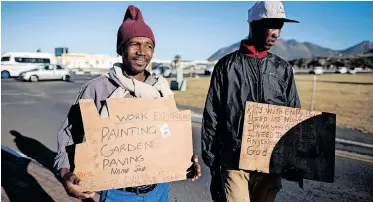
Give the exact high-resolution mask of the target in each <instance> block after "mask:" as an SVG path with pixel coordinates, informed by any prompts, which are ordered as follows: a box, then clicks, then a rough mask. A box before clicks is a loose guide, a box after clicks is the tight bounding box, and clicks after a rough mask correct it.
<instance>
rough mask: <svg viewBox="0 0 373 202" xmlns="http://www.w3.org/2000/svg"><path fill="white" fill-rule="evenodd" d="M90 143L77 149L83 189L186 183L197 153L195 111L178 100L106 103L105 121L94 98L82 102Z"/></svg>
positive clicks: (78, 169) (129, 100)
mask: <svg viewBox="0 0 373 202" xmlns="http://www.w3.org/2000/svg"><path fill="white" fill-rule="evenodd" d="M79 104H80V110H81V114H82V119H83V125H84V131H85V137H86V141H85V142H83V143H82V144H78V145H76V152H75V170H74V173H75V174H76V175H77V176H78V177H79V178H80V179H81V180H82V182H81V188H82V191H101V190H107V189H116V188H124V187H134V186H140V185H148V184H155V183H161V182H170V181H176V180H183V179H186V174H187V169H188V168H189V167H190V165H191V157H192V153H193V146H192V125H191V112H190V111H189V110H188V111H178V110H177V108H176V104H175V100H174V99H173V98H159V99H154V98H121V99H118V98H116V99H107V105H108V113H109V117H108V118H107V119H101V117H100V116H99V114H98V113H97V109H96V106H95V104H94V102H93V100H91V99H89V100H83V99H82V100H80V101H79Z"/></svg>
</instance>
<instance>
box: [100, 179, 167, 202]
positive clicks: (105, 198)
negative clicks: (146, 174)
mask: <svg viewBox="0 0 373 202" xmlns="http://www.w3.org/2000/svg"><path fill="white" fill-rule="evenodd" d="M168 192H170V183H161V184H158V185H157V186H156V187H155V188H154V189H153V190H152V191H151V192H148V193H146V194H140V195H137V194H136V193H133V192H128V191H122V190H118V189H111V190H106V191H102V192H101V194H100V202H114V201H118V202H120V201H125V202H168Z"/></svg>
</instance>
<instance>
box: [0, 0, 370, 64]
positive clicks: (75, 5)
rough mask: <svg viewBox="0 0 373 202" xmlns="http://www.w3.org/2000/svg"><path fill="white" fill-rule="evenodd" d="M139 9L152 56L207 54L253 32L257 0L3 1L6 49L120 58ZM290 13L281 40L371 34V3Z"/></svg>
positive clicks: (302, 7) (331, 43) (335, 43)
mask: <svg viewBox="0 0 373 202" xmlns="http://www.w3.org/2000/svg"><path fill="white" fill-rule="evenodd" d="M130 4H133V5H135V6H137V7H138V8H140V10H141V11H142V13H143V15H144V18H145V21H146V22H147V23H148V25H150V27H151V28H152V30H153V32H154V35H155V39H156V47H155V55H154V58H155V59H172V58H173V57H174V56H175V55H176V54H180V55H181V56H182V58H183V59H186V60H190V59H207V58H208V57H209V56H210V55H211V54H213V53H214V52H215V51H217V50H218V49H219V48H221V47H224V46H229V45H231V44H233V43H236V42H238V41H239V40H241V39H242V38H244V37H245V36H247V35H248V30H249V29H248V24H247V10H248V9H249V8H250V7H251V6H252V5H253V4H254V2H1V52H8V51H36V50H37V49H38V48H41V49H42V51H43V52H50V53H54V48H55V47H60V46H66V47H68V48H69V51H70V52H74V53H94V54H109V55H112V56H115V55H116V53H115V46H116V35H117V30H118V27H119V26H120V24H121V23H122V20H123V16H124V14H125V11H126V9H127V7H128V5H130ZM284 5H285V11H286V14H287V17H288V18H292V19H296V20H299V21H300V22H301V23H300V24H290V23H289V24H286V25H285V26H284V28H283V30H282V34H281V38H283V39H296V40H298V41H300V42H305V41H308V42H311V43H315V44H318V45H321V46H324V47H328V48H333V49H345V48H347V47H350V46H352V45H355V44H357V43H359V42H361V41H363V40H370V41H372V40H373V20H372V19H373V12H372V11H373V2H284Z"/></svg>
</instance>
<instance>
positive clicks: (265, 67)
mask: <svg viewBox="0 0 373 202" xmlns="http://www.w3.org/2000/svg"><path fill="white" fill-rule="evenodd" d="M247 51H248V52H247ZM250 54H251V56H248V55H250ZM259 55H260V54H259ZM246 101H253V102H259V103H267V104H274V105H281V106H288V107H297V108H300V101H299V96H298V93H297V89H296V86H295V81H294V74H293V70H292V67H291V66H290V65H289V63H287V62H286V61H285V60H283V59H281V58H280V57H279V56H277V55H275V54H272V53H267V54H265V56H263V54H262V57H258V54H254V55H252V53H250V50H248V49H247V48H246V52H245V50H242V43H241V49H240V50H238V51H235V52H233V53H231V54H228V55H226V56H225V57H223V58H222V59H220V60H219V61H218V63H217V64H216V65H215V68H214V71H213V73H212V77H211V82H210V88H209V91H208V95H207V99H206V105H205V109H204V112H203V121H202V158H203V160H204V162H205V164H206V165H207V166H208V167H210V168H211V167H213V165H214V164H215V165H222V166H225V167H226V168H229V169H238V163H239V158H240V151H241V138H242V129H243V122H244V110H245V102H246Z"/></svg>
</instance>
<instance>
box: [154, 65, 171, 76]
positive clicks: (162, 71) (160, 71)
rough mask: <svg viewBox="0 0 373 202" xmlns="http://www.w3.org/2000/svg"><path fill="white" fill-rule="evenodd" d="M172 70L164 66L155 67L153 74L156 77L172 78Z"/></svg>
mask: <svg viewBox="0 0 373 202" xmlns="http://www.w3.org/2000/svg"><path fill="white" fill-rule="evenodd" d="M171 73H172V71H171V68H170V67H168V66H163V65H160V66H154V67H153V68H152V74H153V75H155V76H160V75H161V76H163V77H165V78H167V77H171Z"/></svg>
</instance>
